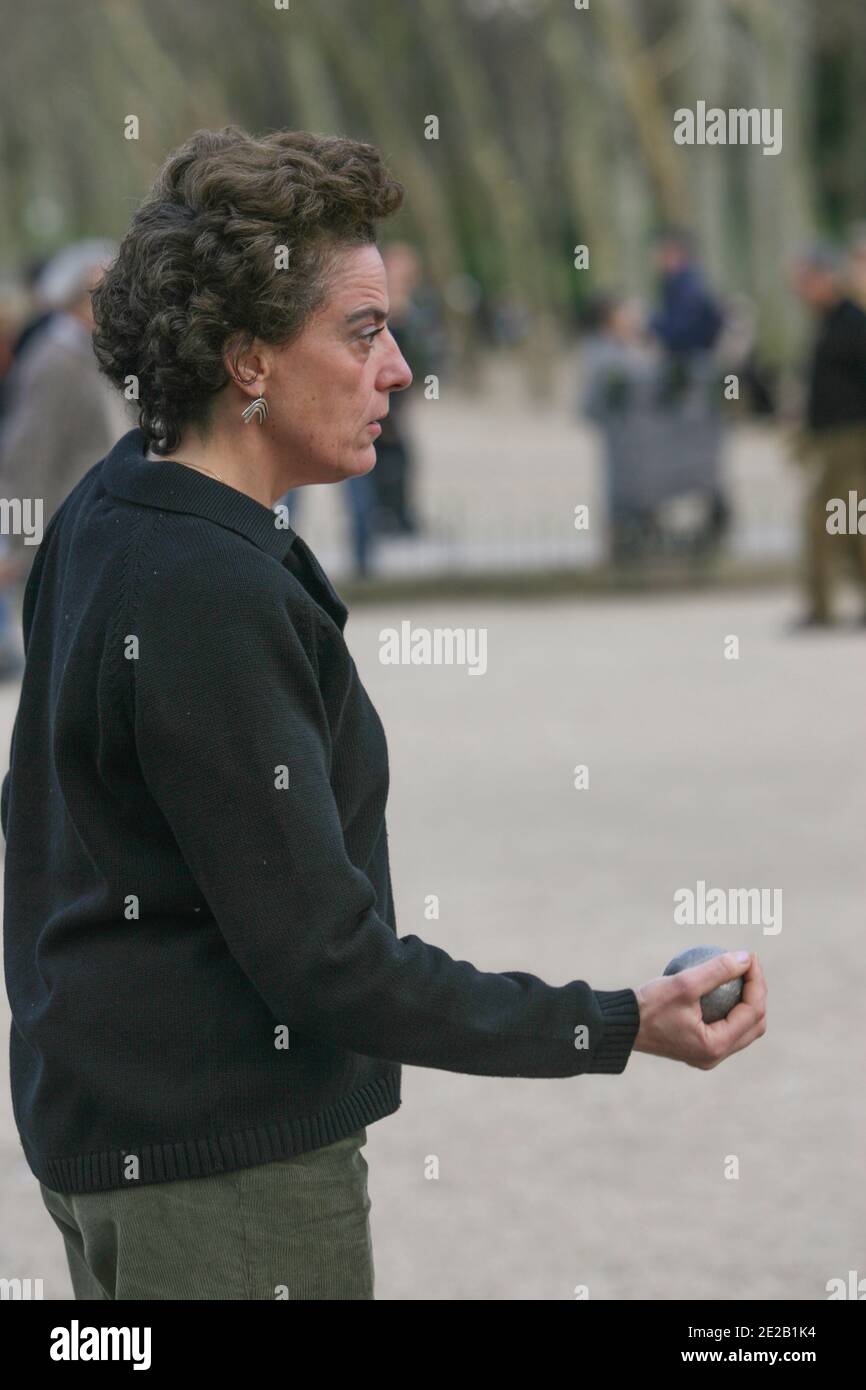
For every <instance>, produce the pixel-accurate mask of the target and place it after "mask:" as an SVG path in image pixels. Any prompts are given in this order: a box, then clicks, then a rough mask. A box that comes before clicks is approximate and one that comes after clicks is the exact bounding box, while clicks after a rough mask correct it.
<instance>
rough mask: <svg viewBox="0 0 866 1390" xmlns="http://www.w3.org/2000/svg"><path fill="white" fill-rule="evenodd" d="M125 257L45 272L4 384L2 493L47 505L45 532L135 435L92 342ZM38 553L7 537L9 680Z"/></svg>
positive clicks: (1, 652) (0, 573) (4, 636)
mask: <svg viewBox="0 0 866 1390" xmlns="http://www.w3.org/2000/svg"><path fill="white" fill-rule="evenodd" d="M116 251H117V248H116V244H115V243H114V242H112V241H108V240H96V239H92V240H87V241H80V242H76V243H74V244H73V245H71V246H68V247H66V248H65V249H64V250H63V251H61V252H59V253H58V254H57V255H56V256H54V257H53V258H52V259H51V260H49V261H48V262H47V264H45V266H44V267H43V268H42V270H41V271H40V273H39V274H38V276H37V277H36V279H35V281H34V284H33V298H34V306H35V307H34V314H33V316H32V317H31V319H30V320H29V321H28V322H27V323H26V324H25V328H24V330H23V332H22V333H21V334H20V335H19V337H18V341H17V344H16V348H15V351H14V363H13V366H12V368H11V369H10V371H9V374H8V376H7V378H6V380H5V382H4V386H5V391H4V412H3V417H2V421H0V489H2V493H3V496H4V497H6V498H25V497H28V498H41V499H42V526H43V530H44V528H45V527H46V526H47V525H48V522H49V521H50V519H51V516H52V515H53V513H54V512H55V511H56V509H57V507H58V506H59V505H60V503H61V502H62V501H63V500H64V498H65V497H66V495H67V494H68V493H69V492H70V491H71V490H72V488H73V487H74V486H75V484H76V483H77V482H78V481H79V479H81V478H82V477H83V476H84V474H85V473H86V472H87V470H88V469H89V468H91V467H92V466H93V462H94V460H96V459H100V458H102V457H103V455H104V454H106V453H107V452H108V450H109V449H110V448H111V446H112V444H114V443H115V441H116V440H117V439H118V437H119V436H120V435H121V434H124V433H126V431H127V430H128V429H130V428H131V427H132V423H133V421H132V418H131V416H130V415H129V414H128V413H127V411H126V409H125V407H124V404H123V400H122V397H121V396H120V395H119V394H118V393H117V392H116V391H115V390H114V389H113V388H112V387H111V386H110V385H109V384H108V382H107V381H106V380H105V378H104V377H103V376H102V375H101V374H100V372H99V370H98V368H97V365H96V358H95V357H94V355H93V347H92V344H91V333H92V331H93V314H92V311H91V307H90V295H91V291H92V290H93V288H94V287H95V285H96V284H97V283H98V282H99V279H100V278H101V276H102V274H103V271H104V269H105V267H106V266H107V265H108V264H109V262H110V261H111V260H112V259H113V258H114V256H115V255H116ZM37 548H38V547H37V546H36V545H28V544H25V540H24V537H23V536H20V535H15V534H14V533H12V532H10V533H9V534H8V535H4V536H2V537H0V586H2V587H0V677H3V678H5V677H8V676H10V675H14V674H15V673H16V672H17V671H18V670H19V669H20V664H21V657H20V650H19V646H20V643H19V636H18V632H17V623H16V619H15V617H14V615H13V607H14V603H13V590H14V587H15V585H16V584H22V585H23V583H24V582H25V581H26V578H27V574H28V573H29V569H30V564H31V563H32V560H33V556H34V555H35V553H36V550H37Z"/></svg>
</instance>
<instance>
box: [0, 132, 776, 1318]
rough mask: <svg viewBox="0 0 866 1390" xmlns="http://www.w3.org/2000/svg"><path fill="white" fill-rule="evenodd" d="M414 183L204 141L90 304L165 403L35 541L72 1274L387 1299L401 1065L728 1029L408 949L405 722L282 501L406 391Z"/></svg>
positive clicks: (29, 1114)
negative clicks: (406, 249) (393, 740)
mask: <svg viewBox="0 0 866 1390" xmlns="http://www.w3.org/2000/svg"><path fill="white" fill-rule="evenodd" d="M401 196H402V190H401V188H400V186H399V185H398V184H397V183H395V182H394V180H393V179H392V178H391V176H390V175H389V174H388V172H387V170H386V169H385V168H384V167H383V165H382V163H381V160H380V157H379V155H378V153H377V152H376V151H375V150H374V149H373V148H371V147H370V146H368V145H364V144H358V143H356V142H354V141H351V140H345V139H338V138H326V137H320V136H315V135H310V134H306V133H298V132H290V133H287V132H283V133H277V134H273V135H269V136H267V137H265V138H264V139H252V138H250V137H249V136H247V135H246V134H245V133H244V132H242V131H240V130H238V129H235V128H229V129H227V130H223V131H221V132H218V133H213V132H207V131H202V132H199V133H198V134H197V135H195V136H193V137H192V139H191V140H190V141H189V142H188V143H187V144H186V145H184V146H183V148H182V149H180V150H179V151H177V152H176V153H175V154H174V155H173V156H172V157H171V158H170V159H169V161H168V163H167V164H166V166H165V168H164V169H163V171H162V173H161V174H160V176H159V178H158V180H157V183H156V185H155V188H154V190H153V192H152V194H151V196H150V197H149V198H148V199H147V200H146V201H145V202H144V203H143V204H142V206H141V207H140V208H139V210H138V212H137V213H136V215H135V217H134V218H133V222H132V225H131V227H130V230H129V232H128V234H127V236H126V238H125V240H124V241H123V243H122V246H121V250H120V253H119V256H118V258H117V261H116V263H115V264H114V265H113V266H112V267H111V268H110V269H109V271H108V273H107V275H106V277H105V279H104V280H103V282H102V283H101V285H100V286H99V288H98V290H97V292H96V294H95V296H94V310H95V316H96V324H97V328H96V334H95V347H96V352H97V356H98V359H99V362H100V364H101V366H102V368H103V370H104V371H105V372H106V373H107V374H108V376H109V377H110V379H111V380H112V381H114V382H115V384H116V385H118V386H121V385H124V386H126V387H127V388H131V387H134V388H135V389H136V390H137V393H138V399H139V404H140V428H139V429H136V430H133V431H131V432H129V433H128V434H127V435H125V436H124V438H123V439H122V440H121V441H120V442H119V443H118V444H117V445H116V446H115V448H114V449H113V450H112V451H111V453H109V454H108V456H107V457H106V458H105V459H104V460H102V461H101V462H100V463H98V464H96V465H95V466H94V467H93V468H92V469H91V470H90V472H89V473H88V474H87V476H86V477H85V478H84V479H83V480H82V481H81V482H80V483H79V484H78V486H77V487H76V488H75V489H74V490H73V491H72V492H71V493H70V494H69V496H68V498H67V499H66V501H65V502H64V503H63V504H62V506H61V507H60V508H59V510H58V512H57V513H56V514H55V516H54V517H53V518H52V520H51V522H50V524H49V526H48V528H47V530H46V533H45V536H44V539H43V542H42V545H41V546H40V548H39V552H38V554H37V556H36V558H35V560H34V563H33V569H32V571H31V576H30V579H29V582H28V588H27V592H26V596H25V610H24V618H25V638H26V648H27V664H26V668H25V673H24V679H23V687H22V696H21V703H20V706H19V710H18V715H17V719H16V725H15V730H14V732H13V740H12V759H11V770H10V773H9V775H8V776H7V778H6V782H5V784H4V788H3V797H2V823H3V831H4V834H5V835H6V838H7V860H6V923H5V926H6V966H7V982H8V987H9V992H10V997H11V1002H12V1009H13V1015H14V1023H13V1032H12V1086H13V1095H14V1101H15V1116H16V1121H17V1124H18V1128H19V1132H20V1135H21V1140H22V1144H23V1147H24V1152H25V1155H26V1158H27V1161H28V1163H29V1165H30V1167H31V1169H32V1171H33V1172H34V1174H35V1175H36V1177H37V1178H38V1179H39V1181H40V1184H41V1191H42V1195H43V1198H44V1200H45V1203H46V1205H47V1207H48V1209H49V1211H50V1212H51V1214H52V1216H53V1217H54V1219H55V1221H56V1222H57V1224H58V1226H59V1228H60V1230H61V1231H62V1233H63V1236H64V1239H65V1243H66V1250H67V1255H68V1259H69V1264H70V1269H71V1273H72V1279H73V1285H74V1289H75V1294H76V1297H78V1298H88V1297H89V1298H108V1299H130V1298H145V1299H151V1298H158V1299H177V1298H182V1299H187V1298H192V1299H203V1298H216V1299H265V1298H292V1299H296V1298H314V1299H336V1298H339V1299H344V1298H345V1299H369V1298H372V1297H373V1262H372V1253H371V1245H370V1234H369V1223H368V1212H369V1206H370V1203H369V1197H368V1193H367V1187H366V1177H367V1168H366V1163H365V1161H364V1157H363V1154H362V1152H361V1149H362V1147H363V1145H364V1143H365V1140H366V1126H367V1125H369V1124H370V1123H372V1122H373V1121H375V1120H378V1119H381V1118H383V1117H384V1116H386V1115H390V1114H392V1113H393V1112H394V1111H395V1110H396V1109H397V1108H398V1106H399V1105H400V1075H401V1063H409V1064H412V1065H415V1066H429V1067H439V1068H443V1069H445V1070H449V1071H457V1072H467V1073H473V1074H477V1075H488V1076H545V1077H552V1076H575V1075H580V1074H582V1073H584V1072H597V1073H598V1072H607V1073H621V1072H622V1071H623V1069H624V1067H625V1065H626V1061H627V1059H628V1057H629V1055H630V1053H631V1051H632V1049H633V1047H634V1046H635V1040H636V1035H637V1033H638V1025H639V1023H641V1027H642V1037H641V1038H639V1039H638V1041H639V1043H640V1044H641V1046H644V1047H645V1048H646V1049H647V1050H649V1051H664V1050H665V1049H667V1055H680V1056H683V1057H684V1058H685V1059H687V1060H689V1061H691V1062H692V1063H693V1064H694V1065H698V1066H709V1065H714V1064H715V1062H716V1061H717V1060H719V1057H720V1055H721V1053H720V1051H719V1042H716V1043H713V1044H712V1045H711V1043H710V1041H708V1039H707V1036H706V1034H707V1030H706V1029H703V1028H702V1025H701V1024H700V1010H699V1009H697V1006H696V1001H697V997H698V995H697V994H693V998H691V996H690V998H691V1002H690V1003H689V1004H687V1003H686V1002H684V1000H685V995H684V994H683V988H682V986H681V985H679V986H678V985H677V984H676V983H675V982H671V981H670V980H666V981H656V982H653V983H652V984H651V985H650V986H648V987H644V990H642V991H641V999H642V1003H641V1006H640V1007H641V1008H642V1009H643V1010H644V1015H645V1017H644V1019H643V1020H641V1018H640V1013H639V1002H638V996H637V995H636V993H635V991H633V990H631V989H628V988H626V989H619V990H608V991H594V990H592V989H591V988H590V987H589V985H587V984H586V983H584V982H583V981H581V980H574V981H572V982H571V983H569V984H566V985H563V986H561V987H553V986H549V985H547V984H545V983H544V982H543V981H541V980H540V979H537V978H536V977H535V976H532V975H528V974H524V973H520V972H511V973H506V974H493V973H482V972H480V971H478V970H476V969H475V968H474V967H473V966H472V965H470V964H469V963H468V962H467V961H455V960H453V959H452V958H451V957H450V956H448V955H447V954H446V953H445V952H444V951H443V950H440V949H439V948H438V947H436V946H431V945H428V944H426V943H425V942H423V941H421V940H420V939H419V938H418V937H417V936H406V937H403V938H398V937H397V934H396V924H395V916H394V906H393V901H392V895H391V879H390V871H389V864H388V842H387V829H386V823H385V803H386V797H387V791H388V758H387V748H386V743H385V738H384V733H383V730H382V726H381V723H380V721H379V719H378V716H377V714H376V711H375V709H374V708H373V706H372V704H371V703H370V700H369V698H368V697H367V694H366V692H365V691H364V688H363V686H362V685H361V683H360V681H359V679H358V674H357V671H356V669H355V665H354V663H353V661H352V658H351V656H350V655H349V652H348V650H347V647H346V644H345V641H344V639H343V629H344V625H345V621H346V616H347V612H346V608H345V606H344V605H343V603H342V601H341V600H340V598H339V596H338V595H337V594H336V592H335V591H334V589H333V587H332V586H331V584H330V583H329V581H328V579H327V578H326V576H325V575H324V573H323V572H322V570H321V568H320V566H319V565H318V563H317V562H316V560H315V558H314V557H313V555H312V554H311V552H310V550H309V549H308V547H307V546H306V545H305V544H304V542H303V541H302V540H301V538H300V537H299V536H296V535H295V534H294V532H293V531H292V530H291V529H290V528H289V527H288V526H287V525H286V524H285V516H284V515H283V513H282V512H281V510H280V508H279V507H277V508H273V507H272V504H273V502H274V501H275V500H276V499H277V498H280V497H282V496H283V495H284V494H285V493H286V491H287V490H289V489H291V488H292V487H296V486H300V485H301V484H305V483H322V482H336V481H337V480H339V479H344V478H351V477H354V476H357V475H359V474H362V473H365V472H367V471H369V470H370V469H371V468H372V467H373V466H374V463H375V449H374V440H375V439H376V437H377V435H378V433H379V429H380V426H379V423H378V422H379V421H380V420H381V418H382V417H383V416H384V415H385V413H386V412H387V409H388V399H389V395H390V393H391V392H392V391H399V390H403V389H404V388H405V387H407V386H408V385H409V384H410V381H411V373H410V371H409V368H408V367H407V365H406V363H405V361H404V360H403V358H402V356H401V355H400V353H399V351H398V350H397V349H396V347H395V344H394V342H393V340H392V338H391V336H390V334H389V332H388V327H387V314H388V299H387V287H386V283H385V278H384V274H383V268H382V262H381V258H380V256H379V253H378V251H377V250H376V247H375V242H374V236H375V230H374V229H375V223H376V221H377V220H379V219H381V218H383V217H386V216H387V215H388V214H390V213H392V212H394V211H395V210H396V208H397V207H398V206H399V204H400V201H401ZM745 968H746V967H745V966H744V965H742V966H740V965H738V966H735V967H734V968H733V970H732V971H731V973H735V974H741V973H743V971H744V970H745ZM713 969H715V970H716V972H718V969H719V967H718V964H717V963H711V965H709V966H706V967H702V968H701V970H700V971H693V972H691V975H692V976H694V977H695V979H696V980H698V977H699V980H698V982H699V983H700V984H702V985H703V987H704V988H706V986H707V981H708V980H709V979H710V978H713V976H712V970H713ZM680 978H681V979H685V978H686V977H685V975H684V976H682V977H680ZM750 989H751V991H752V994H753V996H754V997H753V998H752V1001H751V1007H746V1006H743V1007H742V1009H741V1012H740V1019H739V1026H738V1027H732V1028H731V1029H730V1036H728V1034H725V1039H724V1040H725V1044H726V1045H727V1046H729V1047H730V1048H733V1046H734V1045H735V1044H736V1045H745V1041H746V1040H747V1036H746V1035H747V1034H748V1033H749V1031H750V1030H752V1032H753V1035H754V1030H755V1029H757V1028H759V1027H760V1026H761V1016H760V1009H759V1007H758V1005H759V1003H760V1001H759V998H758V994H759V984H758V982H757V981H756V979H753V980H752V984H751V986H747V993H748V992H749V990H750ZM724 1026H725V1025H717V1027H724ZM674 1032H676V1033H677V1037H676V1038H675V1039H673V1040H672V1035H673V1033H674ZM717 1036H718V1035H717ZM719 1041H721V1040H719Z"/></svg>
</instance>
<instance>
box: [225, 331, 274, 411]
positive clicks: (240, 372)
mask: <svg viewBox="0 0 866 1390" xmlns="http://www.w3.org/2000/svg"><path fill="white" fill-rule="evenodd" d="M223 365H224V366H225V369H226V372H227V374H228V378H229V381H231V382H233V383H234V385H235V386H238V387H240V389H241V390H242V391H243V392H244V394H245V395H247V396H251V397H255V396H258V395H260V394H261V391H262V387H263V385H264V377H265V376H266V375H267V369H266V365H265V361H264V357H263V355H262V352H261V348H260V344H259V343H258V342H257V340H256V339H255V338H251V337H250V335H249V334H244V333H235V334H233V335H232V337H231V338H229V339H228V341H227V342H226V344H225V347H224V349H223Z"/></svg>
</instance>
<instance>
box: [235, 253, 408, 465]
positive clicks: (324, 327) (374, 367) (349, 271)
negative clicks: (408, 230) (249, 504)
mask: <svg viewBox="0 0 866 1390" xmlns="http://www.w3.org/2000/svg"><path fill="white" fill-rule="evenodd" d="M388 312H389V304H388V286H387V280H386V277H385V267H384V265H383V262H382V257H381V256H380V254H379V251H378V249H377V248H376V247H375V246H359V247H352V248H351V249H347V250H345V251H342V252H340V255H339V259H338V261H337V263H336V266H335V268H334V270H333V271H332V278H331V290H330V295H329V298H328V299H327V301H326V303H325V304H324V305H323V306H322V307H321V308H320V309H319V310H318V311H317V312H316V313H315V314H314V315H313V317H312V318H311V319H310V320H309V322H308V323H307V324H306V326H305V327H304V329H303V331H302V333H301V334H300V335H299V337H298V338H296V339H295V340H294V342H292V343H290V344H289V345H288V346H286V347H281V348H274V349H271V350H270V351H269V352H268V353H267V361H268V372H267V376H266V378H265V380H264V382H263V389H264V392H265V396H266V399H267V401H268V405H269V409H270V415H269V417H268V420H267V421H266V423H265V426H264V428H265V429H268V430H269V433H270V434H271V436H272V438H273V442H274V444H275V445H276V446H277V447H278V449H279V452H280V455H281V458H283V459H285V461H286V468H287V470H288V472H289V473H291V477H290V479H289V480H288V485H289V486H292V487H294V486H298V485H301V484H304V483H333V482H337V481H339V480H340V479H342V478H352V477H355V476H357V475H358V474H361V473H369V471H370V469H371V468H373V467H374V466H375V463H376V450H375V447H374V445H375V440H376V439H377V437H378V435H379V434H380V433H381V427H380V426H378V425H373V424H372V422H373V421H374V420H376V419H377V418H381V417H382V416H383V415H387V413H388V397H389V393H390V392H391V391H402V390H404V389H405V388H406V387H407V386H410V385H411V383H412V373H411V371H410V369H409V367H408V365H407V363H406V360H405V358H404V357H403V355H402V353H401V352H400V349H399V348H398V347H397V344H396V342H395V341H394V339H393V337H392V336H391V333H390V331H389V329H388V326H387V324H386V323H385V318H386V316H387V314H388ZM246 428H248V429H254V428H256V429H257V428H260V427H259V426H258V425H254V424H250V425H249V426H247V427H246Z"/></svg>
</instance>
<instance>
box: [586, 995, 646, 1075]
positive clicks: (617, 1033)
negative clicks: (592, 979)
mask: <svg viewBox="0 0 866 1390" xmlns="http://www.w3.org/2000/svg"><path fill="white" fill-rule="evenodd" d="M593 993H594V995H595V997H596V1000H597V1001H598V1006H599V1008H600V1009H601V1012H602V1014H603V1015H604V1035H603V1037H602V1040H601V1042H600V1043H599V1045H598V1047H596V1048H594V1049H593V1052H592V1057H591V1060H590V1064H589V1066H588V1067H587V1069H586V1070H587V1073H588V1074H591V1073H593V1072H607V1073H612V1074H616V1075H618V1074H619V1073H620V1072H624V1071H625V1065H626V1062H627V1061H628V1059H629V1057H630V1056H631V1051H632V1047H633V1046H634V1040H635V1038H636V1037H637V1034H638V1029H639V1028H640V1005H639V1004H638V1002H637V995H636V994H635V992H634V990H633V989H596V990H593Z"/></svg>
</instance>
